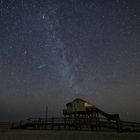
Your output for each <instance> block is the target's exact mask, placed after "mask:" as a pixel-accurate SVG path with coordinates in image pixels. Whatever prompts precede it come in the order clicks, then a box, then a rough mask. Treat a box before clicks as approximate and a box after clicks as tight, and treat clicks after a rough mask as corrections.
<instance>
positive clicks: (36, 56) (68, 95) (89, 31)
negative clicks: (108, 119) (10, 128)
mask: <svg viewBox="0 0 140 140" xmlns="http://www.w3.org/2000/svg"><path fill="white" fill-rule="evenodd" d="M75 98H82V99H84V100H87V101H90V102H91V103H93V104H95V105H96V106H97V107H98V108H100V109H102V110H104V111H106V112H109V113H119V114H120V117H121V118H122V119H123V120H130V121H139V122H140V0H0V121H10V120H20V119H25V118H28V117H44V114H45V106H46V105H48V108H49V116H61V114H62V109H64V108H65V104H66V103H67V102H70V101H72V100H73V99H75Z"/></svg>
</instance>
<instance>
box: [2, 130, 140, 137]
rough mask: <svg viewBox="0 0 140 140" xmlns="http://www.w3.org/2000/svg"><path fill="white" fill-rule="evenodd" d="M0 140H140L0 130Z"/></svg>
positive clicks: (112, 134)
mask: <svg viewBox="0 0 140 140" xmlns="http://www.w3.org/2000/svg"><path fill="white" fill-rule="evenodd" d="M0 140H140V133H117V132H95V131H94V132H92V131H62V130H61V131H60V130H57V131H55V130H10V129H0Z"/></svg>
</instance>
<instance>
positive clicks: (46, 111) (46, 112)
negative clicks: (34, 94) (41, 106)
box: [45, 105, 48, 128]
mask: <svg viewBox="0 0 140 140" xmlns="http://www.w3.org/2000/svg"><path fill="white" fill-rule="evenodd" d="M47 118H48V106H47V105H46V110H45V128H47Z"/></svg>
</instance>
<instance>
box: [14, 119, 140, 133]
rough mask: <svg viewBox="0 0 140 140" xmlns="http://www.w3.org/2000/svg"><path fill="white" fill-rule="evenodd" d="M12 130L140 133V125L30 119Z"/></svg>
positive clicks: (104, 120) (21, 122)
mask: <svg viewBox="0 0 140 140" xmlns="http://www.w3.org/2000/svg"><path fill="white" fill-rule="evenodd" d="M12 128H22V129H58V130H64V129H67V130H95V131H118V132H123V131H131V132H140V123H136V122H127V121H119V122H117V121H109V120H107V119H106V118H98V119H95V118H63V117H62V118H60V117H59V118H58V117H57V118H47V119H45V118H29V119H26V120H23V121H20V122H16V123H13V124H12Z"/></svg>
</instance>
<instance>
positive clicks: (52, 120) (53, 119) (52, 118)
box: [52, 118, 54, 129]
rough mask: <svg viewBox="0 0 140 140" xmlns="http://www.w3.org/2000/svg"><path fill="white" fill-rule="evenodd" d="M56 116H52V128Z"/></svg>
mask: <svg viewBox="0 0 140 140" xmlns="http://www.w3.org/2000/svg"><path fill="white" fill-rule="evenodd" d="M53 123H54V118H52V129H53Z"/></svg>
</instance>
